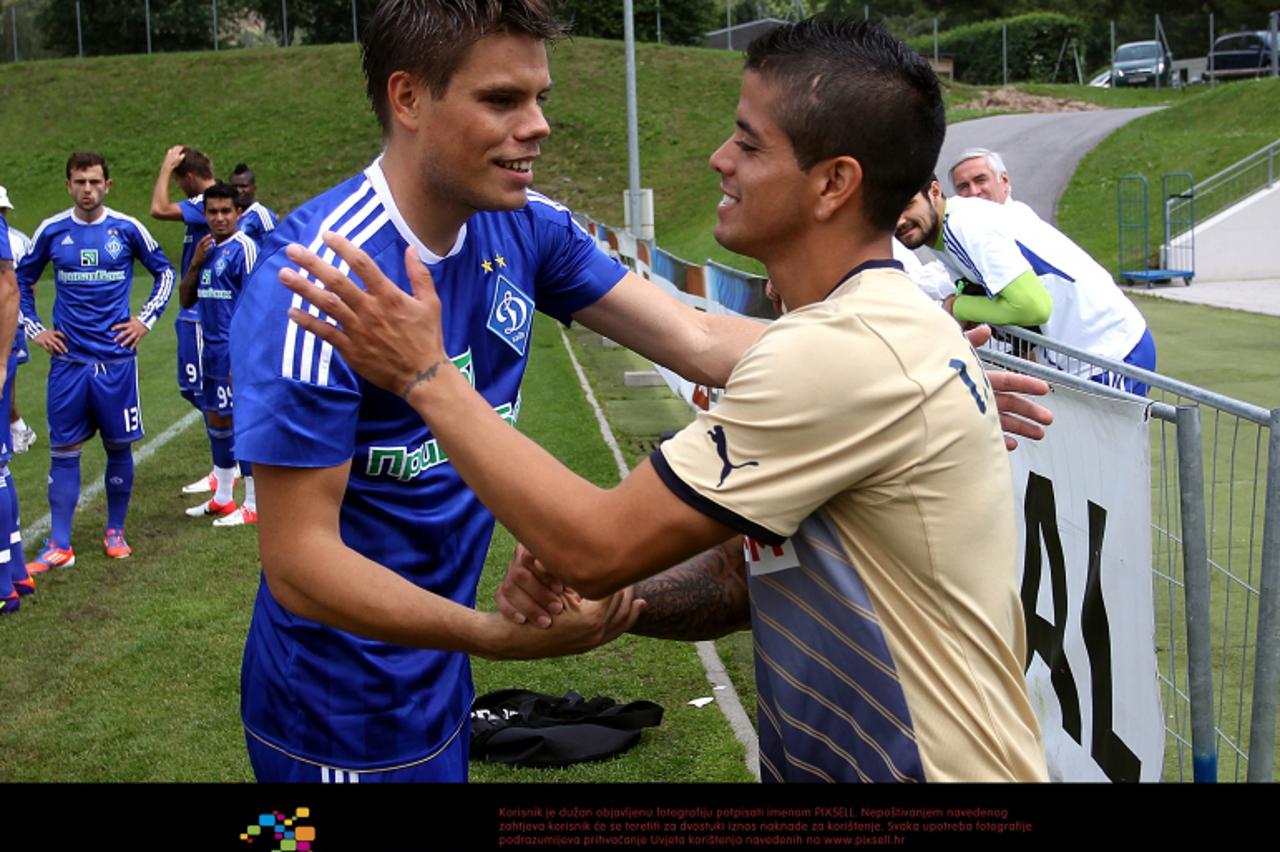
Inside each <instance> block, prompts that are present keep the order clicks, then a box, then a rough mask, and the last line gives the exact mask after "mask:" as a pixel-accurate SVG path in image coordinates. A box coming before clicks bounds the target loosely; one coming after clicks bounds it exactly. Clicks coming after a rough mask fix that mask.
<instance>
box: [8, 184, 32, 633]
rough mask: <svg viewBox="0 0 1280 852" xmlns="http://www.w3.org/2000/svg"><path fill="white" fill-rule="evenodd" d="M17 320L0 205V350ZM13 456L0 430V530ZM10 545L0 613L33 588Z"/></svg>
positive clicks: (11, 507) (13, 502)
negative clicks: (20, 568)
mask: <svg viewBox="0 0 1280 852" xmlns="http://www.w3.org/2000/svg"><path fill="white" fill-rule="evenodd" d="M17 323H18V284H17V280H16V278H15V274H14V268H13V252H12V250H11V249H10V246H9V224H8V222H6V221H5V218H4V208H0V352H11V350H13V337H14V332H15V329H16V328H17ZM16 360H17V357H16V353H13V354H11V355H9V357H8V358H6V359H4V361H3V362H0V386H3V387H4V391H5V392H4V401H3V403H0V405H2V406H3V411H4V414H5V415H6V418H5V419H8V413H9V392H10V387H11V383H10V382H9V381H8V379H9V371H10V370H12V369H13V368H14V362H15V361H16ZM12 457H13V452H12V449H11V448H10V446H9V432H8V430H0V532H7V531H10V530H14V529H16V527H17V511H18V499H17V496H16V495H15V493H14V490H13V477H12V476H10V474H9V460H10V459H11V458H12ZM13 551H14V545H13V544H12V542H10V543H7V544H6V543H4V542H0V615H8V614H9V613H13V612H17V611H18V608H19V606H20V605H21V604H20V601H19V598H20V597H21V595H22V594H25V593H27V592H28V591H35V583H34V582H33V581H32V580H31V576H30V574H29V572H27V570H26V568H25V566H24V567H23V569H22V570H21V571H18V570H17V566H16V565H14V564H13ZM17 553H18V554H19V556H18V560H19V561H21V559H22V557H21V553H22V539H21V537H20V536H19V538H18V543H17Z"/></svg>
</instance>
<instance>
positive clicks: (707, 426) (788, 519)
mask: <svg viewBox="0 0 1280 852" xmlns="http://www.w3.org/2000/svg"><path fill="white" fill-rule="evenodd" d="M652 461H653V463H654V465H655V467H656V469H657V471H658V474H659V476H660V477H662V479H663V481H664V482H665V483H666V484H667V486H668V487H669V488H671V490H672V491H673V492H674V493H675V494H676V495H677V496H679V497H680V498H681V499H682V500H684V501H685V502H687V503H689V504H690V505H691V506H693V507H694V508H697V509H698V510H699V511H701V512H703V513H704V514H707V515H709V516H711V517H714V518H717V519H718V520H720V521H721V522H723V523H725V524H727V525H728V526H730V527H732V528H734V529H737V530H739V531H741V532H744V533H746V534H747V535H748V536H750V537H752V539H754V540H752V541H749V542H748V559H749V560H750V565H751V569H752V571H751V581H750V594H751V605H752V629H753V632H754V639H755V650H756V680H757V687H758V690H759V710H760V713H759V727H760V752H761V758H760V760H761V775H762V777H763V778H764V779H766V780H771V781H819V780H823V781H924V780H929V781H941V780H956V781H959V780H965V781H993V780H1009V781H1012V780H1027V781H1031V780H1044V779H1045V778H1046V770H1045V759H1044V753H1043V748H1042V746H1041V742H1040V733H1039V728H1038V726H1037V724H1036V719H1035V716H1034V714H1033V713H1032V710H1031V705H1030V703H1029V701H1028V698H1027V688H1026V681H1025V680H1024V677H1023V660H1024V657H1025V637H1024V622H1023V615H1022V608H1021V605H1020V603H1019V598H1018V589H1017V585H1016V584H1017V577H1016V553H1015V548H1016V534H1015V528H1014V500H1013V492H1012V485H1011V481H1010V472H1009V462H1008V459H1007V457H1006V453H1005V449H1004V443H1003V439H1002V436H1001V432H1000V425H999V420H998V416H997V413H996V408H995V400H994V396H993V394H992V392H991V390H990V388H989V386H988V385H987V383H986V378H985V375H984V373H983V371H982V368H981V366H980V365H979V363H978V360H977V358H976V357H975V355H974V353H973V350H972V348H971V347H970V346H969V344H968V342H967V341H966V340H965V338H964V336H963V335H962V334H961V333H960V331H959V329H958V328H957V327H956V324H955V323H954V321H953V320H952V319H951V318H950V317H948V316H947V315H946V314H945V313H943V312H942V311H940V310H938V309H937V307H935V306H934V305H933V304H931V303H930V302H929V301H928V299H926V298H925V297H924V296H922V295H921V294H920V293H919V291H918V290H917V289H916V288H915V287H914V286H913V285H912V284H911V281H910V280H909V279H908V278H907V277H906V276H905V275H904V274H903V273H902V272H901V271H900V267H898V266H897V264H896V263H895V262H892V261H872V262H870V263H868V264H864V265H863V266H861V267H859V268H858V269H856V270H854V271H853V272H852V273H850V275H849V277H847V278H846V279H845V280H844V281H843V282H842V283H841V284H840V285H839V286H838V287H837V288H836V289H835V290H834V291H833V292H832V293H831V294H830V295H829V296H828V297H827V298H826V299H825V300H823V301H821V302H818V303H815V304H812V305H808V306H806V307H803V308H800V309H797V310H794V311H792V312H790V313H788V314H786V315H785V316H783V317H782V318H781V319H779V320H778V321H776V322H775V323H773V324H772V325H771V326H770V327H769V328H768V329H767V330H766V331H765V332H764V333H763V334H762V335H761V337H760V339H759V340H758V342H757V343H756V344H755V345H754V346H753V347H752V348H751V349H750V350H749V351H748V352H747V353H746V355H745V356H744V357H743V359H742V361H741V363H739V364H738V366H737V368H736V369H735V370H734V372H733V374H732V375H731V376H730V378H729V382H728V385H727V387H726V389H725V394H724V396H723V397H722V398H721V401H720V403H719V405H718V406H717V407H716V408H715V409H714V410H712V411H710V412H702V413H700V414H699V415H698V417H697V419H696V420H695V421H694V422H693V423H692V424H690V425H689V426H688V427H686V428H685V429H684V430H683V431H681V432H680V433H679V434H678V435H677V436H676V437H675V438H673V439H672V440H670V441H668V442H666V443H665V444H663V445H662V447H661V448H660V449H659V450H658V451H656V452H655V453H654V455H653V458H652Z"/></svg>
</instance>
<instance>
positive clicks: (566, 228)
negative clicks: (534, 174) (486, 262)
mask: <svg viewBox="0 0 1280 852" xmlns="http://www.w3.org/2000/svg"><path fill="white" fill-rule="evenodd" d="M527 210H528V213H529V215H530V217H531V218H532V221H533V228H534V239H535V240H536V242H537V245H538V255H539V268H538V284H537V286H538V294H537V299H538V310H540V311H542V312H543V313H545V314H548V315H549V316H552V317H555V318H556V319H558V320H560V322H562V323H564V324H565V325H568V324H569V321H570V320H571V319H572V317H573V315H574V314H575V313H577V312H578V311H580V310H582V309H583V308H585V307H588V306H590V305H593V304H595V303H596V302H597V301H599V300H600V298H601V297H602V296H604V294H605V293H608V292H609V291H610V290H611V289H613V286H614V285H615V284H617V283H618V282H619V281H621V280H622V278H623V276H624V275H626V274H627V268H626V267H625V266H623V265H622V264H620V263H618V262H617V261H616V260H614V259H613V258H611V257H609V256H608V255H606V254H604V253H603V252H602V251H600V249H599V248H597V247H596V243H595V240H593V239H592V238H591V235H590V234H588V233H587V232H586V231H584V230H582V227H581V226H580V225H579V224H578V223H577V222H575V221H574V220H573V214H572V213H570V212H569V209H568V208H567V207H564V206H562V205H560V204H557V203H556V202H554V201H552V200H550V199H549V198H546V197H544V196H541V195H538V194H537V193H532V192H531V193H529V206H528V208H527Z"/></svg>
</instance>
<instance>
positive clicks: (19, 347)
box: [13, 324, 31, 364]
mask: <svg viewBox="0 0 1280 852" xmlns="http://www.w3.org/2000/svg"><path fill="white" fill-rule="evenodd" d="M13 351H14V352H16V353H18V363H19V364H25V363H27V362H28V361H30V360H31V352H30V350H28V349H27V336H26V335H25V334H23V333H22V325H21V324H19V325H18V331H17V333H16V334H14V336H13Z"/></svg>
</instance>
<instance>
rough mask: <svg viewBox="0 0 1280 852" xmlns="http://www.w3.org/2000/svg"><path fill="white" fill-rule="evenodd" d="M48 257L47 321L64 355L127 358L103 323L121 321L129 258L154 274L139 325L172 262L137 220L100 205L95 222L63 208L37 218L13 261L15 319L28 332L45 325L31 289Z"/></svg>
mask: <svg viewBox="0 0 1280 852" xmlns="http://www.w3.org/2000/svg"><path fill="white" fill-rule="evenodd" d="M50 261H52V262H53V280H54V284H55V285H56V287H57V293H56V296H55V298H54V302H53V325H54V328H56V329H58V330H59V331H61V332H62V333H63V334H64V335H66V339H67V350H68V352H67V354H68V356H69V357H70V358H72V359H73V360H76V359H78V360H94V361H103V360H113V359H119V358H132V357H133V356H134V352H133V350H131V349H125V348H123V347H121V346H120V345H119V344H118V343H116V341H115V335H116V332H114V331H112V330H111V326H113V325H115V324H117V323H121V322H125V321H127V320H128V319H129V292H130V290H131V289H132V287H133V264H134V262H135V261H141V263H142V265H143V266H145V267H146V268H147V269H148V270H149V271H150V272H151V274H152V275H154V276H155V285H154V286H153V287H152V290H151V296H150V297H149V298H148V299H147V301H146V304H144V305H143V306H142V310H141V311H139V312H138V319H139V320H141V321H142V322H143V323H144V324H145V325H146V326H147V328H151V326H153V325H154V324H155V321H156V320H157V319H159V317H160V314H162V313H163V312H164V308H165V305H167V304H168V303H169V297H170V296H171V295H173V267H172V266H170V265H169V261H168V260H167V259H166V258H165V256H164V252H163V251H162V250H161V248H160V245H159V243H157V242H156V241H155V239H153V238H152V236H151V234H150V232H149V231H147V229H146V226H144V225H143V224H142V223H141V222H139V221H138V220H137V219H135V218H133V217H132V216H126V215H124V214H123V213H117V212H116V211H114V210H112V209H110V208H103V212H102V215H101V216H99V217H98V219H97V221H95V222H92V223H86V222H82V221H81V220H80V219H78V218H77V217H76V216H75V215H74V214H73V212H72V210H66V211H63V212H62V213H59V214H58V215H56V216H51V217H49V218H48V219H45V220H44V221H43V222H41V223H40V227H39V228H37V229H36V233H35V237H34V239H33V241H32V247H31V253H30V254H28V255H27V256H26V257H25V258H23V260H22V263H20V264H19V265H18V286H19V288H20V290H21V295H22V317H23V319H22V324H23V330H24V331H25V332H26V335H27V337H29V338H33V337H35V336H36V335H37V334H40V333H41V332H42V331H44V330H45V327H44V324H43V323H42V322H41V321H40V316H39V314H38V313H37V312H36V301H35V291H34V289H33V288H34V286H35V283H36V281H38V280H39V278H40V275H41V273H43V272H44V268H45V266H46V265H47V264H48V263H49V262H50Z"/></svg>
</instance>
